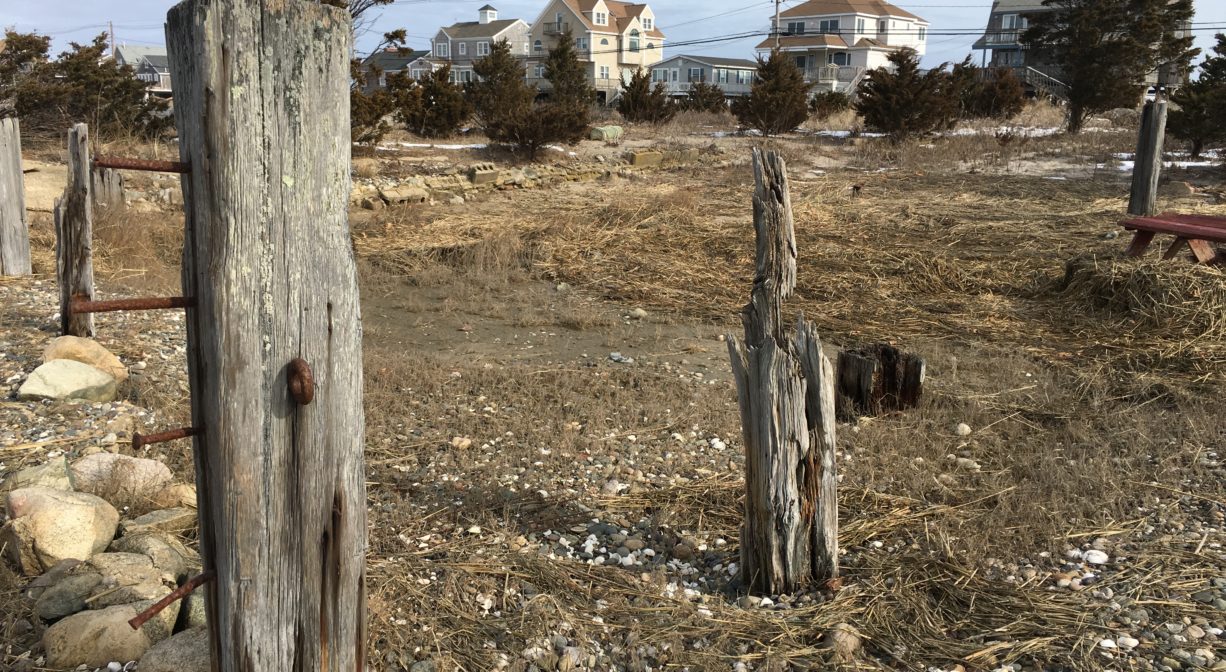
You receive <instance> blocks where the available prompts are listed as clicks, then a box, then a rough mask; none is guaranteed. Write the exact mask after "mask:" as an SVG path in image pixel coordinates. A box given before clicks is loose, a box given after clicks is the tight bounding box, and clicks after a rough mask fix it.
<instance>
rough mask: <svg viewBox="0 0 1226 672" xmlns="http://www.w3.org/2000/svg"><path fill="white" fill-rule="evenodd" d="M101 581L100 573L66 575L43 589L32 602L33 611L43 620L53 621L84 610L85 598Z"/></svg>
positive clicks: (86, 607)
mask: <svg viewBox="0 0 1226 672" xmlns="http://www.w3.org/2000/svg"><path fill="white" fill-rule="evenodd" d="M99 583H102V575H101V574H95V573H93V572H90V573H86V574H74V575H72V576H66V577H64V578H63V579H62V580H60V581H59V582H58V583H56V584H55V585H54V586H51V587H50V588H48V589H47V590H45V591H43V593H42V595H40V596H39V597H38V600H37V601H36V602H35V603H34V613H36V614H38V617H39V618H41V619H43V620H44V621H55V620H58V619H61V618H64V617H65V616H71V615H73V614H75V613H77V612H78V611H85V610H86V609H88V608H89V603H87V602H86V601H85V600H86V599H87V598H89V596H90V594H92V593H93V592H94V588H97V587H98V584H99Z"/></svg>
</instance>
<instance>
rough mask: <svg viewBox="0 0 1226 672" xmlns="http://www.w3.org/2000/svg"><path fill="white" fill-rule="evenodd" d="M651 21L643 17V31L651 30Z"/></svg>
mask: <svg viewBox="0 0 1226 672" xmlns="http://www.w3.org/2000/svg"><path fill="white" fill-rule="evenodd" d="M651 23H652V21H651V19H649V18H647V17H643V30H651Z"/></svg>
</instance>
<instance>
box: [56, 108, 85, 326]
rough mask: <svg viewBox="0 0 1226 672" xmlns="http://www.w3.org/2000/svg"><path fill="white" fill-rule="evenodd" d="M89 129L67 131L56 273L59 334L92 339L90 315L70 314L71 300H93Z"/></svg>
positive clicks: (78, 126) (58, 201)
mask: <svg viewBox="0 0 1226 672" xmlns="http://www.w3.org/2000/svg"><path fill="white" fill-rule="evenodd" d="M91 192H92V180H91V179H90V161H89V128H88V127H87V126H86V125H85V124H76V125H74V126H73V127H72V128H71V129H69V130H68V186H67V187H65V188H64V195H63V197H61V198H57V199H56V201H55V270H56V280H57V281H58V283H59V287H60V330H61V332H63V333H64V334H65V335H69V336H84V337H90V336H93V335H94V316H93V315H92V314H91V313H85V314H83V315H77V314H73V312H72V311H71V310H70V307H71V305H72V297H74V296H82V297H85V299H87V300H89V301H92V300H93V299H94V201H93V197H92V195H91Z"/></svg>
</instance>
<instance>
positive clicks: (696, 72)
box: [686, 68, 703, 82]
mask: <svg viewBox="0 0 1226 672" xmlns="http://www.w3.org/2000/svg"><path fill="white" fill-rule="evenodd" d="M686 81H687V82H701V81H703V76H702V68H690V78H689V79H687V80H686Z"/></svg>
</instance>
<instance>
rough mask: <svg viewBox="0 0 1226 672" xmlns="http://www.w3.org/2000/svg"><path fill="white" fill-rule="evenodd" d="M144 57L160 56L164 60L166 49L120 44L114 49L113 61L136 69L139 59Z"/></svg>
mask: <svg viewBox="0 0 1226 672" xmlns="http://www.w3.org/2000/svg"><path fill="white" fill-rule="evenodd" d="M146 56H161V57H162V58H166V47H148V46H141V47H137V46H130V45H127V44H120V45H118V46H116V47H115V60H117V61H119V62H120V63H125V64H127V65H131V66H132V67H136V64H137V63H140V59H142V58H145V57H146Z"/></svg>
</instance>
